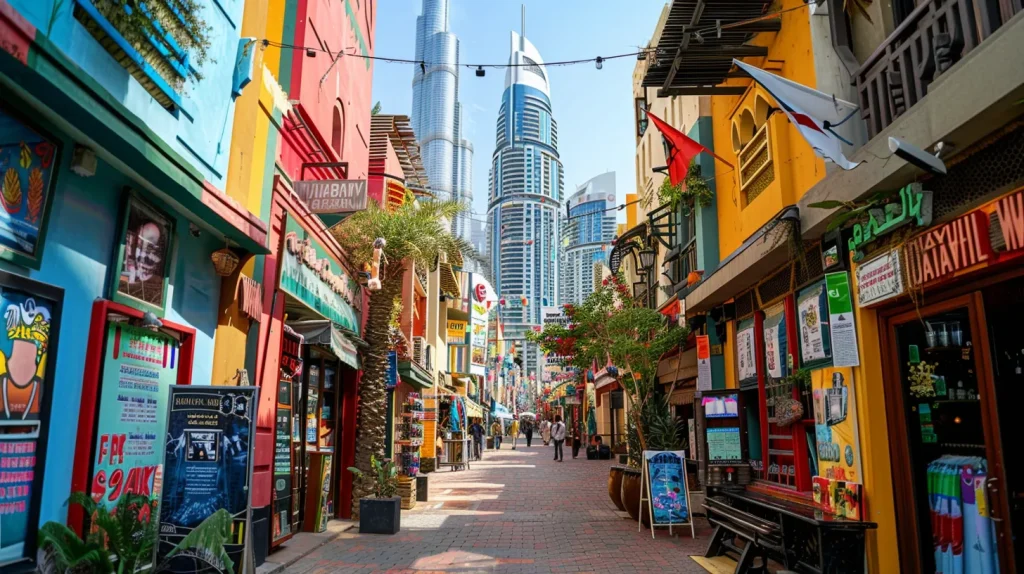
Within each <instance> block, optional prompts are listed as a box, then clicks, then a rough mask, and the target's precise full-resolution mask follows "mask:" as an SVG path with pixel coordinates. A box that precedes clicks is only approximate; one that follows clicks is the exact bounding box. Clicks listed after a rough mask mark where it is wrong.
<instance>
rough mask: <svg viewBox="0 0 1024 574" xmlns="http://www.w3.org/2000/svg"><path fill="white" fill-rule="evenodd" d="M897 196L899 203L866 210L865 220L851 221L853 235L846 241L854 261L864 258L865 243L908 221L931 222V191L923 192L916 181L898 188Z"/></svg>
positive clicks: (927, 223) (926, 224)
mask: <svg viewBox="0 0 1024 574" xmlns="http://www.w3.org/2000/svg"><path fill="white" fill-rule="evenodd" d="M899 196H900V201H899V203H888V204H886V205H885V206H883V207H881V208H875V209H869V210H868V217H867V221H862V222H858V223H856V224H854V226H853V237H851V238H850V240H849V242H848V244H849V248H850V251H853V253H854V254H853V260H854V261H860V260H861V259H863V258H864V251H863V248H864V246H865V245H867V244H868V243H871V242H873V241H875V240H876V239H879V238H880V237H883V236H885V235H888V234H890V233H892V232H894V231H896V230H897V229H899V228H901V227H904V226H906V225H908V224H910V223H913V224H915V225H916V226H917V227H928V226H929V225H931V224H932V192H930V191H924V190H923V189H922V187H921V184H920V183H912V184H910V185H908V186H906V187H904V188H902V189H900V192H899Z"/></svg>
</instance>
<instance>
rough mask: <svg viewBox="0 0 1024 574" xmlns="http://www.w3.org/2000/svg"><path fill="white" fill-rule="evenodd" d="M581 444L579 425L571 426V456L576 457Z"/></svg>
mask: <svg viewBox="0 0 1024 574" xmlns="http://www.w3.org/2000/svg"><path fill="white" fill-rule="evenodd" d="M582 446H583V438H582V436H581V433H580V429H579V426H577V425H573V426H572V457H573V458H577V457H578V456H579V455H580V447H582Z"/></svg>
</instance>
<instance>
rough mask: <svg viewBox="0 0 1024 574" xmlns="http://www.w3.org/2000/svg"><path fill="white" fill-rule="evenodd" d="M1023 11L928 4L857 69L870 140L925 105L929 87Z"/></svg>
mask: <svg viewBox="0 0 1024 574" xmlns="http://www.w3.org/2000/svg"><path fill="white" fill-rule="evenodd" d="M1020 10H1021V0H924V2H923V3H922V4H921V5H919V6H918V7H917V8H916V9H914V11H913V12H911V13H910V15H908V16H907V19H906V20H904V21H903V22H902V23H901V24H900V25H899V27H897V28H896V30H894V31H893V33H892V34H891V35H890V36H889V37H888V38H887V39H886V40H885V42H884V43H883V44H882V45H881V46H879V47H878V49H877V50H875V53H874V54H872V55H871V56H870V57H869V58H868V59H867V60H866V61H865V62H864V65H862V66H861V67H860V69H859V70H857V73H856V84H857V93H858V97H859V99H860V107H861V117H863V118H864V121H865V122H867V125H868V133H869V134H870V137H875V136H876V135H878V133H879V132H881V131H882V130H884V129H885V128H886V127H888V126H889V125H890V124H892V123H893V121H895V120H896V118H898V117H900V115H902V114H903V113H904V112H906V111H907V110H909V109H910V108H912V107H913V106H914V105H915V104H917V102H919V101H921V99H922V98H924V97H925V95H927V94H928V85H929V84H931V83H932V82H933V81H935V79H936V78H938V77H939V76H940V75H942V74H943V73H944V72H945V71H946V70H948V69H949V68H950V67H952V66H953V64H956V63H957V61H959V60H960V59H961V58H963V57H964V56H965V55H966V54H967V53H968V52H970V51H971V50H973V49H974V48H975V47H977V46H978V45H979V44H980V43H982V42H984V41H985V39H986V38H988V37H989V36H991V35H992V33H993V32H995V31H996V30H998V29H999V27H1000V26H1002V25H1003V24H1004V23H1005V22H1007V21H1008V20H1009V19H1010V18H1011V17H1013V15H1014V14H1016V13H1017V12H1019V11H1020Z"/></svg>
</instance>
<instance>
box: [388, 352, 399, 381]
mask: <svg viewBox="0 0 1024 574" xmlns="http://www.w3.org/2000/svg"><path fill="white" fill-rule="evenodd" d="M387 376H388V378H387V383H388V388H389V389H393V388H395V387H397V386H398V353H397V352H396V351H391V352H390V353H388V372H387Z"/></svg>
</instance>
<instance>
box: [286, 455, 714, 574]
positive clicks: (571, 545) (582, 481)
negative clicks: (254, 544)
mask: <svg viewBox="0 0 1024 574" xmlns="http://www.w3.org/2000/svg"><path fill="white" fill-rule="evenodd" d="M566 455H567V456H566V459H565V462H564V463H556V462H553V461H552V460H551V458H552V456H553V452H552V448H551V447H544V446H543V444H542V443H540V441H538V442H537V443H535V444H534V445H533V448H530V449H526V448H525V444H524V443H523V441H522V440H520V446H519V449H518V450H515V451H513V450H511V449H510V448H509V446H508V444H507V443H506V445H504V447H503V448H502V449H501V450H500V451H487V452H486V453H485V455H484V460H483V461H482V462H477V463H473V469H472V470H470V471H459V472H451V471H449V470H447V469H445V470H441V471H439V472H434V473H432V474H430V502H420V503H418V504H417V507H416V509H415V510H412V511H403V513H402V531H401V532H400V533H399V534H398V535H395V536H382V535H372V534H367V535H361V534H358V533H357V532H356V530H351V531H349V532H347V533H344V534H342V535H341V537H339V538H338V539H336V540H335V541H333V542H331V543H329V544H328V545H326V546H323V547H321V548H319V549H317V550H316V551H314V552H313V553H312V554H310V555H309V556H307V557H305V558H304V559H302V560H300V561H298V562H297V563H295V564H293V565H292V566H291V567H290V568H289V569H288V570H287V571H288V572H289V573H293V574H318V573H327V572H368V573H369V572H388V573H396V572H403V573H404V572H409V573H412V572H415V573H424V572H465V573H468V572H659V573H667V572H704V570H703V569H701V568H700V567H699V566H698V565H697V564H696V563H695V562H693V560H691V559H690V558H689V555H691V554H701V553H702V552H703V550H704V547H705V546H706V545H707V541H708V538H709V536H710V530H709V528H708V525H707V523H706V522H704V521H702V520H698V527H699V528H698V531H697V540H691V539H690V533H689V529H688V528H687V529H686V530H685V534H683V535H681V536H676V537H670V536H669V534H668V531H667V530H665V529H659V530H658V536H657V539H656V540H652V539H651V534H650V531H649V530H645V531H642V532H637V525H636V523H635V522H632V521H630V520H628V519H626V518H622V517H620V514H619V513H618V512H616V509H615V507H614V506H613V505H612V503H611V501H609V499H608V493H607V481H608V467H609V466H610V465H611V464H612V462H610V461H596V460H590V461H588V460H585V458H583V457H582V454H581V458H580V459H577V460H572V459H571V452H570V451H569V449H566ZM677 532H678V531H677Z"/></svg>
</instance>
